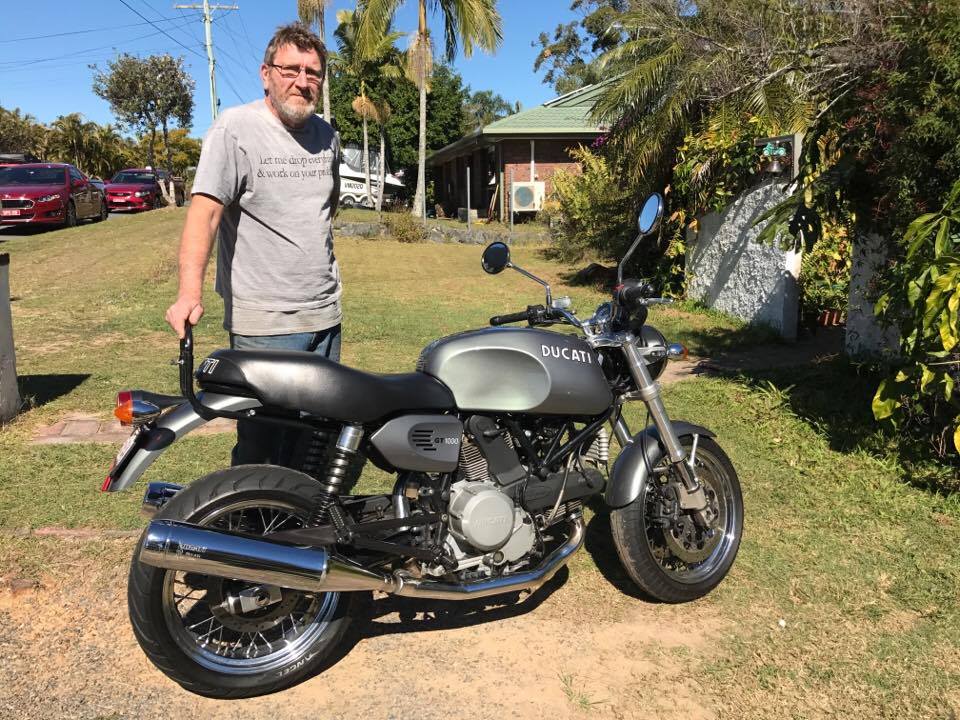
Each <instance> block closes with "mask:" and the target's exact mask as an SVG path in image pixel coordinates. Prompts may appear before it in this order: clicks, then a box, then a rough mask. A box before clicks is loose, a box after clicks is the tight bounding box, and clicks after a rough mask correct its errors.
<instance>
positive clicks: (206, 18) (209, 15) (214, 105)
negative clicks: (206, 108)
mask: <svg viewBox="0 0 960 720" xmlns="http://www.w3.org/2000/svg"><path fill="white" fill-rule="evenodd" d="M173 9H174V10H203V34H204V37H205V39H206V43H205V44H206V46H207V65H208V67H209V68H210V114H211V115H212V116H213V119H214V120H216V119H217V115H219V109H218V105H219V101H218V100H217V76H216V74H215V73H214V70H215V69H216V66H217V61H216V60H214V58H213V32H212V31H211V29H210V26H211V25H212V24H213V11H214V10H239V9H240V7H239V6H237V5H211V4H210V2H209V0H203V5H174V6H173Z"/></svg>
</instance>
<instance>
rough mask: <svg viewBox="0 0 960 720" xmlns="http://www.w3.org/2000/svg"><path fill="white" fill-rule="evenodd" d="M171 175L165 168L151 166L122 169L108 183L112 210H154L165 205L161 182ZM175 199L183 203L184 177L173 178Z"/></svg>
mask: <svg viewBox="0 0 960 720" xmlns="http://www.w3.org/2000/svg"><path fill="white" fill-rule="evenodd" d="M168 178H169V176H168V175H167V173H166V171H165V170H153V169H151V168H127V169H125V170H121V171H120V172H118V173H117V174H116V175H114V176H113V178H112V179H111V180H110V182H108V183H107V186H106V192H107V205H108V206H109V207H110V209H111V210H152V209H154V208H159V207H162V206H163V205H164V199H163V193H162V192H161V190H160V183H161V182H164V183H166V182H167V181H168ZM173 183H174V201H175V202H176V204H177V206H178V207H179V206H180V205H183V198H184V185H183V179H182V178H177V177H174V178H173Z"/></svg>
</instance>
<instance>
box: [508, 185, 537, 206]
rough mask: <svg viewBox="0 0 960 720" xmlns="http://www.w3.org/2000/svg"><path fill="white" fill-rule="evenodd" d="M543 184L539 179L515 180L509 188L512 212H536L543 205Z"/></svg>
mask: <svg viewBox="0 0 960 720" xmlns="http://www.w3.org/2000/svg"><path fill="white" fill-rule="evenodd" d="M544 193H545V188H544V184H543V182H541V181H535V182H515V183H513V187H512V189H511V195H512V200H511V202H510V207H511V209H512V210H513V212H538V211H539V210H540V208H542V207H543V196H544Z"/></svg>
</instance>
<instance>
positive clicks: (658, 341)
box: [637, 325, 667, 380]
mask: <svg viewBox="0 0 960 720" xmlns="http://www.w3.org/2000/svg"><path fill="white" fill-rule="evenodd" d="M637 345H638V346H639V347H641V348H653V347H659V348H660V352H659V353H649V352H648V353H646V354H645V355H644V360H646V363H647V370H649V371H650V375H651V376H652V377H653V379H654V380H656V379H657V378H658V377H660V375H661V374H662V373H663V369H664V368H665V367H666V366H667V339H666V338H665V337H664V336H663V333H661V332H660V331H659V330H657V329H656V328H655V327H653V326H651V325H644V326H643V329H642V330H641V332H640V337H639V338H638V339H637Z"/></svg>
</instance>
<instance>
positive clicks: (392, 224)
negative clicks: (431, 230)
mask: <svg viewBox="0 0 960 720" xmlns="http://www.w3.org/2000/svg"><path fill="white" fill-rule="evenodd" d="M383 220H384V222H385V223H386V226H387V230H388V231H389V233H390V236H391V237H392V238H393V239H394V240H396V241H397V242H402V243H420V242H424V241H426V239H427V229H426V228H425V227H424V226H423V220H421V219H419V218H415V217H414V216H413V215H411V214H410V213H405V212H399V213H388V214H385V215H384V216H383Z"/></svg>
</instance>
